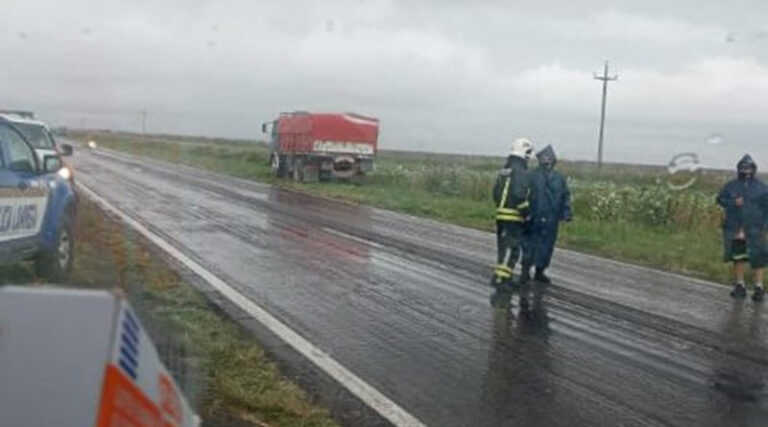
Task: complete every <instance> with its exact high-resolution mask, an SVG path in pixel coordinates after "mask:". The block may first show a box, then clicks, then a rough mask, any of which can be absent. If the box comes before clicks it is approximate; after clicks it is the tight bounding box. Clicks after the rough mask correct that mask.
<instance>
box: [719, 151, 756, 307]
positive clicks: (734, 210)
mask: <svg viewBox="0 0 768 427" xmlns="http://www.w3.org/2000/svg"><path fill="white" fill-rule="evenodd" d="M736 168H737V171H738V178H737V179H734V180H732V181H730V182H728V183H727V184H726V185H725V186H724V187H723V189H722V190H720V194H718V196H717V203H718V204H719V205H720V206H722V208H723V210H724V211H725V218H724V220H723V243H724V249H725V251H724V252H725V255H724V256H725V261H726V262H732V263H733V275H734V279H735V284H734V286H733V290H732V291H731V296H732V297H734V298H744V297H746V296H747V288H746V285H745V283H744V269H745V264H746V263H747V262H749V264H750V266H751V267H752V270H753V272H754V275H755V290H754V293H753V295H752V299H753V300H754V301H762V300H763V298H764V295H765V290H764V287H763V273H764V267H765V264H766V262H767V260H766V255H767V254H766V244H765V226H766V219H767V218H766V217H767V216H768V187H766V185H765V184H763V182H762V181H760V180H759V179H758V178H757V177H756V176H755V175H756V173H757V164H756V163H755V161H754V160H753V159H752V157H751V156H750V155H749V154H747V155H745V156H744V157H743V158H742V159H741V160H740V161H739V163H738V165H737V167H736Z"/></svg>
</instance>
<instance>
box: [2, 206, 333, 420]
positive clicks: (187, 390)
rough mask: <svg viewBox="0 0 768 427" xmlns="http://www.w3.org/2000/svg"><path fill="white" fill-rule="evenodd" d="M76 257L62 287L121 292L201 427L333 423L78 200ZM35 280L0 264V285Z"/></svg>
mask: <svg viewBox="0 0 768 427" xmlns="http://www.w3.org/2000/svg"><path fill="white" fill-rule="evenodd" d="M75 251H76V252H75V253H76V254H77V255H76V260H75V266H74V270H73V274H72V276H71V277H70V278H69V279H68V280H67V281H66V282H65V283H62V285H64V286H74V287H78V288H89V289H112V288H120V289H122V290H123V292H125V294H126V295H127V297H128V299H129V301H130V302H131V304H132V305H133V306H134V308H135V309H136V311H137V312H138V313H139V315H140V317H141V319H142V323H143V324H144V326H145V328H146V329H147V330H148V331H149V334H150V335H151V336H152V339H153V341H154V342H155V344H156V345H157V347H158V350H159V352H160V354H161V357H163V355H165V356H166V357H163V359H164V362H165V363H166V365H168V367H169V369H171V371H172V372H174V374H175V375H174V376H175V377H176V379H177V381H179V383H180V386H181V387H182V389H183V391H184V394H185V395H186V396H187V398H188V399H189V400H190V403H192V404H193V406H195V408H196V409H197V410H198V411H199V415H201V416H202V418H203V420H204V424H203V425H205V426H332V425H335V423H334V422H333V420H332V419H331V418H330V416H329V414H328V412H327V411H325V410H323V409H320V408H318V407H317V406H315V405H313V404H312V402H311V401H310V399H309V398H308V397H307V396H306V395H305V393H304V392H303V391H302V390H301V389H300V388H299V387H298V386H297V385H296V384H294V383H292V382H291V381H290V380H288V379H286V378H284V377H283V376H281V374H280V372H279V370H278V369H277V367H276V366H275V365H274V363H273V362H271V361H270V359H269V358H268V356H267V354H266V353H265V352H264V350H263V349H262V348H261V347H260V346H259V345H258V344H257V342H256V341H255V339H254V338H252V337H251V336H250V335H249V334H248V333H247V332H246V331H244V330H241V328H240V327H239V326H238V325H237V324H236V323H234V322H233V321H232V320H230V319H229V318H228V317H227V316H226V315H225V314H223V313H221V312H220V311H218V309H216V308H215V307H213V306H212V305H211V303H210V302H208V301H207V300H206V299H205V297H204V296H203V295H202V294H200V293H199V292H198V291H197V290H195V288H194V287H193V285H192V284H190V283H187V282H185V281H184V280H183V279H182V278H181V277H179V275H178V274H177V273H175V272H174V271H173V270H172V269H171V268H170V267H169V266H168V265H166V264H165V262H164V261H163V260H162V259H161V258H159V257H158V256H157V254H156V253H154V252H153V250H152V248H150V246H149V244H148V243H147V242H145V241H144V240H143V239H141V238H140V237H139V236H138V235H136V234H135V233H134V232H133V231H131V230H130V229H129V228H127V227H126V226H124V225H122V224H121V223H120V222H119V221H117V220H114V219H111V218H110V217H109V216H107V215H105V213H104V212H103V211H102V210H100V209H99V208H98V207H97V206H96V205H94V204H92V203H91V202H89V201H88V200H85V199H81V204H80V210H79V218H78V229H77V241H76V246H75ZM10 283H15V284H28V285H30V286H35V285H36V284H38V283H40V281H39V280H38V279H37V278H36V277H35V276H34V274H33V272H32V267H31V265H29V264H25V263H20V264H16V265H13V266H8V267H0V285H2V284H10Z"/></svg>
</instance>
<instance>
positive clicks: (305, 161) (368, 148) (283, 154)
mask: <svg viewBox="0 0 768 427" xmlns="http://www.w3.org/2000/svg"><path fill="white" fill-rule="evenodd" d="M269 125H271V127H272V133H271V138H270V145H271V151H272V153H271V156H270V161H271V163H272V170H273V171H274V173H275V174H276V175H277V176H291V177H292V178H293V179H294V180H296V181H317V180H326V179H330V178H331V177H337V178H352V177H355V176H361V175H364V174H365V173H366V172H370V171H372V170H373V159H374V157H375V156H376V150H377V144H378V139H379V120H378V119H375V118H371V117H365V116H361V115H359V114H353V113H344V114H329V113H321V114H319V113H308V112H293V113H281V114H280V116H279V117H278V118H277V119H276V120H273V121H272V122H268V123H264V124H263V125H262V131H263V132H265V133H266V132H267V131H268V127H269Z"/></svg>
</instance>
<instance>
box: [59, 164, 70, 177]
mask: <svg viewBox="0 0 768 427" xmlns="http://www.w3.org/2000/svg"><path fill="white" fill-rule="evenodd" d="M58 174H59V176H60V177H61V178H63V179H66V180H69V179H70V178H72V171H71V170H70V169H69V167H67V166H62V168H61V169H59V172H58Z"/></svg>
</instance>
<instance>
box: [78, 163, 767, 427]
mask: <svg viewBox="0 0 768 427" xmlns="http://www.w3.org/2000/svg"><path fill="white" fill-rule="evenodd" d="M73 162H74V164H75V167H76V170H77V173H78V175H77V179H78V180H79V181H81V182H82V183H84V184H85V185H87V186H89V187H90V188H91V189H93V190H95V191H96V192H98V193H99V194H100V195H101V196H102V197H104V198H106V199H107V200H109V201H111V202H113V203H114V204H115V205H117V206H118V207H119V208H121V209H122V210H124V211H125V212H126V213H128V214H129V215H131V216H133V217H134V218H136V219H137V220H139V221H141V222H142V223H144V224H147V225H148V226H151V227H152V228H153V229H154V230H157V231H158V232H159V233H162V234H163V236H164V237H165V238H167V239H168V240H169V241H170V242H172V243H173V244H174V245H175V246H177V247H178V248H180V249H182V250H183V251H184V252H185V253H186V254H188V255H189V256H190V257H192V258H194V259H195V260H197V261H198V262H200V263H201V264H203V265H204V266H206V268H208V269H210V270H211V271H214V272H215V273H216V274H217V275H219V276H220V277H222V278H224V279H225V280H226V281H227V282H228V283H230V284H232V285H233V286H234V287H236V288H237V289H238V290H239V291H240V292H242V293H244V294H245V295H247V296H248V297H249V298H251V299H253V300H254V301H256V302H257V303H258V304H260V305H261V306H263V307H265V308H266V309H267V310H269V311H270V312H271V313H272V314H273V315H275V316H277V317H278V318H280V319H281V320H282V321H283V322H285V323H286V324H287V325H289V326H290V327H291V328H292V329H294V330H295V331H297V332H298V333H300V334H301V335H303V336H304V337H306V338H307V339H309V340H310V341H311V342H312V343H313V344H315V345H316V346H318V347H320V348H321V349H322V350H323V351H326V352H328V353H329V354H331V355H332V356H333V357H334V358H335V359H336V360H337V361H339V362H340V363H342V364H343V365H344V366H346V367H347V368H349V369H350V370H351V371H352V372H354V373H356V374H357V375H358V376H360V377H362V378H363V379H365V380H366V381H367V382H368V383H369V384H371V385H373V386H374V387H376V388H377V389H378V390H380V391H381V392H383V393H384V394H385V395H387V396H388V397H389V398H391V399H392V400H394V401H395V402H397V403H398V404H400V406H402V407H403V408H405V409H406V410H407V411H409V412H410V413H411V414H413V415H414V416H416V417H417V418H419V419H420V420H422V421H423V422H424V423H426V424H428V425H435V426H453V425H455V426H467V425H473V426H475V425H476V426H495V425H509V426H512V425H515V426H560V425H562V426H574V425H588V426H598V425H606V426H615V425H625V426H632V425H679V426H688V425H697V426H720V425H748V426H753V425H754V426H764V425H768V391H766V387H765V386H764V384H765V381H766V375H768V348H767V347H766V328H765V326H766V314H765V313H764V312H763V310H762V308H761V307H760V306H755V305H754V304H752V303H751V302H749V301H744V302H740V303H733V302H731V301H730V300H729V299H728V298H727V289H725V288H722V287H716V286H712V285H711V284H708V283H701V282H698V281H696V280H692V279H686V278H682V277H679V276H674V275H669V274H665V273H660V272H656V271H652V270H647V269H643V268H639V267H634V266H629V265H625V264H620V263H616V262H611V261H605V260H602V259H599V258H595V257H590V256H585V255H580V254H576V253H573V252H567V251H563V252H561V253H559V254H558V255H557V257H556V259H555V262H554V264H553V268H552V273H553V274H552V276H553V278H554V281H555V283H554V284H553V285H551V286H548V287H546V288H533V289H530V290H529V292H530V300H531V305H530V307H529V308H528V309H527V310H523V311H520V307H517V306H516V305H513V307H512V308H511V309H510V310H493V309H491V307H490V305H489V299H488V297H489V295H490V290H489V288H488V287H487V281H488V277H489V274H490V269H489V267H488V264H489V263H490V262H492V258H493V254H494V247H493V244H494V242H493V237H492V236H491V235H490V234H489V233H483V232H479V231H474V230H468V229H464V228H460V227H455V226H449V225H445V224H439V223H436V222H433V221H427V220H422V219H417V218H413V217H409V216H405V215H399V214H395V213H391V212H385V211H381V210H377V209H369V208H364V207H358V206H354V205H349V204H344V203H337V202H334V201H329V200H325V199H320V198H314V197H311V196H307V195H304V194H300V193H295V192H288V191H283V190H278V189H274V188H272V187H269V186H265V185H261V184H257V183H252V182H246V181H242V180H236V179H232V178H226V177H222V176H219V175H215V174H211V173H207V172H202V171H196V170H193V169H190V168H186V167H183V166H177V165H168V164H165V163H159V162H153V161H149V160H144V159H137V158H134V157H131V156H127V155H124V154H117V153H113V152H107V151H99V152H94V153H90V152H86V151H85V150H80V152H79V154H78V155H77V156H76V157H74V158H73Z"/></svg>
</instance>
